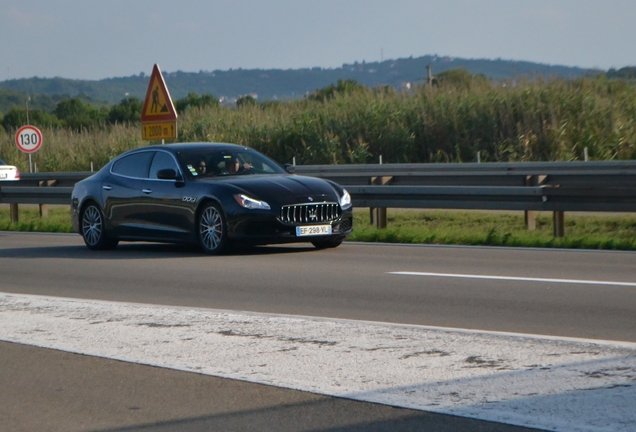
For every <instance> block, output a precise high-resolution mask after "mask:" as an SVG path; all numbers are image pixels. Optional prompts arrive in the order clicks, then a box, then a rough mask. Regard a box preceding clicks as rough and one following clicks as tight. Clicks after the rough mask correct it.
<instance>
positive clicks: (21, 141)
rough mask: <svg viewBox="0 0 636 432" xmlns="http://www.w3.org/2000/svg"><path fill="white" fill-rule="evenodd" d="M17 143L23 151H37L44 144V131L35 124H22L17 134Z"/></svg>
mask: <svg viewBox="0 0 636 432" xmlns="http://www.w3.org/2000/svg"><path fill="white" fill-rule="evenodd" d="M15 145H17V146H18V148H19V149H20V151H21V152H23V153H35V152H36V151H38V150H39V149H40V146H41V145H42V132H40V129H38V128H36V127H35V126H30V125H27V126H22V127H21V128H20V129H18V131H17V132H16V134H15Z"/></svg>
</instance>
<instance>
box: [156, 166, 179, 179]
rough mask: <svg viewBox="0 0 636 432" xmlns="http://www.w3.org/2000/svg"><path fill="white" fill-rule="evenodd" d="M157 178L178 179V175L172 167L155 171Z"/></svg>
mask: <svg viewBox="0 0 636 432" xmlns="http://www.w3.org/2000/svg"><path fill="white" fill-rule="evenodd" d="M157 178H158V179H160V180H178V179H179V176H178V175H177V172H176V171H175V170H173V169H172V168H166V169H162V170H159V171H157Z"/></svg>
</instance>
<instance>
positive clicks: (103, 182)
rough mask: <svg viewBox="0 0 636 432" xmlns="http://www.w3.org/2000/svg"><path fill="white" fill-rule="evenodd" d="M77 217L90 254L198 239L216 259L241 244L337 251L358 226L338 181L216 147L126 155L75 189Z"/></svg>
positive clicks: (245, 150)
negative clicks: (128, 244)
mask: <svg viewBox="0 0 636 432" xmlns="http://www.w3.org/2000/svg"><path fill="white" fill-rule="evenodd" d="M289 171H293V170H292V169H289ZM71 216H72V219H73V229H74V230H75V232H77V233H80V234H81V235H82V237H83V238H84V242H85V243H86V246H88V247H89V248H90V249H109V248H114V247H115V246H117V243H118V242H119V241H120V240H127V241H139V240H143V241H158V242H184V243H198V244H200V245H201V247H202V248H203V250H204V251H205V252H207V253H209V254H219V253H222V252H223V251H225V250H227V247H228V246H229V245H230V244H232V243H234V242H241V243H245V244H252V245H259V244H269V243H293V242H311V243H313V244H314V246H316V247H317V248H331V247H336V246H338V245H339V244H340V243H342V241H343V240H344V239H345V237H346V236H347V235H349V234H350V233H351V230H352V208H351V197H350V196H349V194H348V193H347V191H346V190H345V189H343V188H342V187H341V186H339V185H338V184H336V183H333V182H331V181H325V180H322V179H318V178H313V177H303V176H297V175H293V174H292V173H289V172H288V170H286V169H285V168H283V167H281V166H280V165H278V164H277V163H276V162H274V161H272V160H271V159H269V158H267V157H266V156H264V155H262V154H260V153H258V152H257V151H255V150H252V149H250V148H247V147H243V146H238V145H234V144H216V143H188V144H171V145H162V146H150V147H143V148H139V149H136V150H131V151H129V152H126V153H124V154H122V155H120V156H118V157H117V158H115V159H114V160H112V161H111V162H109V163H108V164H107V165H106V166H104V168H102V169H101V170H100V171H99V172H97V173H95V174H94V175H93V176H91V177H89V178H87V179H85V180H82V181H80V182H78V183H77V184H76V185H75V188H74V189H73V196H72V207H71Z"/></svg>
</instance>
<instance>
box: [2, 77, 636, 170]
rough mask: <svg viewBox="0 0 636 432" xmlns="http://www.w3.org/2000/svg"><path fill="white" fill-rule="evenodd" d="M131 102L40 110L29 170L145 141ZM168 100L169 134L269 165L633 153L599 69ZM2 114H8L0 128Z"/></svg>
mask: <svg viewBox="0 0 636 432" xmlns="http://www.w3.org/2000/svg"><path fill="white" fill-rule="evenodd" d="M140 105H141V103H140V101H136V102H134V101H131V100H129V99H127V100H124V101H122V102H121V104H119V105H116V106H113V107H110V108H109V109H106V108H102V109H101V111H100V110H98V109H97V108H92V107H90V106H87V105H86V104H82V102H81V101H79V100H76V102H68V101H67V102H65V104H64V105H63V106H60V104H58V106H57V108H56V109H55V110H54V112H53V113H42V116H43V118H44V115H45V114H47V115H53V114H54V113H57V115H59V116H60V117H58V116H57V115H56V116H55V118H56V119H57V120H58V121H60V122H62V124H53V123H54V122H49V123H46V122H44V123H42V124H38V121H39V120H37V117H32V118H33V120H32V121H31V123H33V124H35V125H36V126H39V127H41V128H42V129H43V134H44V145H43V146H42V149H41V150H40V151H38V152H37V153H36V154H34V155H33V160H34V162H35V163H36V164H37V166H38V170H39V171H87V170H89V169H90V166H91V162H92V163H93V166H94V168H95V169H98V168H100V167H101V166H103V165H104V164H106V163H107V162H108V161H109V160H110V159H111V158H112V157H113V156H115V155H117V154H119V153H120V152H122V151H124V150H128V149H131V148H135V147H140V146H145V145H148V144H151V142H146V141H142V140H141V132H140V127H139V124H138V123H137V121H136V119H138V118H139V112H140V110H141V107H140ZM175 105H176V106H177V107H178V109H179V111H180V116H179V125H178V129H179V141H188V142H193V141H219V142H233V143H238V144H244V145H248V146H250V147H253V148H256V149H257V150H259V151H261V152H263V153H265V154H267V155H268V156H270V157H272V158H274V159H275V160H277V161H278V162H280V163H290V162H292V159H293V158H295V159H296V163H297V164H350V163H376V162H377V161H378V158H379V156H382V157H383V161H384V162H385V163H416V162H432V163H434V162H473V161H476V160H477V154H478V153H479V155H480V159H481V161H483V162H511V161H568V160H580V159H582V158H583V154H584V148H587V149H588V154H589V157H590V159H592V160H617V159H636V86H635V85H634V84H633V81H632V80H629V79H608V78H607V77H606V76H604V75H600V76H596V77H589V78H577V79H572V80H565V79H551V80H542V79H536V80H516V81H491V80H488V79H486V78H485V77H483V76H480V75H471V74H469V73H468V72H467V71H465V70H450V71H447V72H444V73H440V74H439V75H437V77H436V82H435V83H434V85H433V86H427V85H419V86H415V87H413V88H411V89H410V90H404V91H398V90H395V89H393V88H389V87H378V88H368V87H365V86H362V85H360V84H358V83H356V82H355V81H352V80H347V81H342V80H341V81H338V83H337V84H334V85H331V86H328V87H325V88H323V89H319V90H317V91H316V92H314V93H313V94H311V95H308V96H307V97H305V98H304V99H302V100H297V101H288V102H275V101H269V102H265V103H258V102H256V101H255V100H253V99H251V98H248V97H246V98H245V99H244V100H242V101H241V103H239V104H237V105H236V106H234V107H225V106H219V105H218V103H216V99H214V98H213V97H211V96H210V95H202V96H197V95H195V94H191V95H189V96H188V97H187V98H185V99H183V100H179V101H176V104H175ZM62 108H64V109H62ZM22 111H24V110H22ZM96 112H102V117H99V116H97V114H96ZM117 113H119V114H117ZM9 114H11V113H8V114H6V115H5V117H4V120H3V124H4V125H5V128H2V130H0V154H1V155H2V157H3V159H5V160H7V162H9V163H12V164H15V165H17V166H18V167H19V168H20V169H21V170H22V171H25V172H26V171H27V169H28V162H27V160H28V159H27V158H26V157H25V156H24V155H23V154H21V153H20V152H19V150H18V149H17V148H16V146H15V144H14V142H13V135H14V132H15V127H16V126H17V125H18V124H20V123H22V118H21V117H19V116H20V115H21V111H20V109H17V108H16V109H15V113H13V114H11V115H9ZM23 114H24V117H25V118H24V120H26V113H23ZM106 114H107V116H106V117H104V115H106ZM7 116H9V117H11V116H13V117H16V118H19V120H12V122H10V124H9V122H8V121H7ZM95 116H97V118H99V119H100V120H99V121H98V122H93V120H91V119H94V118H96V117H95ZM13 117H11V118H13ZM84 121H85V123H83V122H84Z"/></svg>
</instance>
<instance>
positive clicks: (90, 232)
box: [81, 204, 119, 250]
mask: <svg viewBox="0 0 636 432" xmlns="http://www.w3.org/2000/svg"><path fill="white" fill-rule="evenodd" d="M81 221H82V222H81V233H82V237H83V238H84V243H86V246H88V248H89V249H92V250H105V249H114V248H115V247H117V244H118V243H119V241H118V240H117V239H114V238H112V237H111V236H110V235H109V233H108V232H107V231H106V228H105V227H104V214H103V213H102V211H101V210H100V208H99V207H98V206H97V205H96V204H89V205H88V207H86V208H85V209H84V211H83V212H82V219H81Z"/></svg>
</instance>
